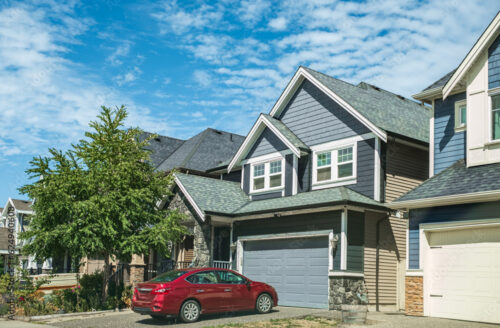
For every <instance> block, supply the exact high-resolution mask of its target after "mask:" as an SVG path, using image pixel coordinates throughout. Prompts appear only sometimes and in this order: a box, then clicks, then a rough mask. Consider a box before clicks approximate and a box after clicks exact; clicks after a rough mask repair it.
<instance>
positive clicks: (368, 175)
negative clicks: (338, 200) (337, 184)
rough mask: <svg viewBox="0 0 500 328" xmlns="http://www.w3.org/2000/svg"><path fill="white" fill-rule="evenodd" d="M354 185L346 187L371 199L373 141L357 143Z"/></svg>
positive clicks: (373, 160)
mask: <svg viewBox="0 0 500 328" xmlns="http://www.w3.org/2000/svg"><path fill="white" fill-rule="evenodd" d="M357 166H358V167H357V171H358V172H357V178H356V182H357V183H356V184H354V185H348V186H347V187H348V188H350V189H352V190H354V191H357V192H359V193H360V194H363V195H365V196H367V197H370V198H373V193H374V183H375V177H374V174H375V139H374V138H373V139H368V140H362V141H359V142H358V161H357Z"/></svg>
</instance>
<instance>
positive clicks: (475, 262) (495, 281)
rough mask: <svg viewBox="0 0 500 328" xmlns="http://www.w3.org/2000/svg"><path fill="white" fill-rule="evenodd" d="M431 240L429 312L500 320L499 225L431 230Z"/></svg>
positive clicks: (480, 319) (428, 277)
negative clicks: (441, 230)
mask: <svg viewBox="0 0 500 328" xmlns="http://www.w3.org/2000/svg"><path fill="white" fill-rule="evenodd" d="M428 240H429V243H430V246H431V247H430V248H429V249H428V250H427V251H426V252H427V256H428V260H429V262H428V267H427V268H425V275H426V280H425V281H426V282H424V288H425V284H426V283H428V284H429V288H428V293H429V295H424V297H425V298H426V299H427V303H426V305H425V306H426V307H427V309H428V311H429V314H430V315H431V316H436V317H444V318H453V319H460V320H472V321H483V322H493V323H500V264H499V263H500V228H488V229H484V228H482V229H464V230H458V231H444V232H431V233H430V236H429V239H428ZM492 309H494V310H492Z"/></svg>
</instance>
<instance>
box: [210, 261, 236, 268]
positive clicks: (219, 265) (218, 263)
mask: <svg viewBox="0 0 500 328" xmlns="http://www.w3.org/2000/svg"><path fill="white" fill-rule="evenodd" d="M212 262H213V263H212V266H213V267H214V268H217V269H231V262H229V261H212Z"/></svg>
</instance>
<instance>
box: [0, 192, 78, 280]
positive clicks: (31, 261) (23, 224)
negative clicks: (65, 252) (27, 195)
mask: <svg viewBox="0 0 500 328" xmlns="http://www.w3.org/2000/svg"><path fill="white" fill-rule="evenodd" d="M31 205H32V202H31V201H29V200H21V199H12V198H9V199H8V200H7V203H6V204H5V207H4V208H2V209H1V220H0V254H1V255H2V257H3V261H2V262H3V271H4V272H6V271H7V263H8V260H7V257H8V254H9V248H8V246H9V240H8V238H9V230H8V229H9V228H11V226H10V223H9V219H8V211H9V207H12V208H13V210H14V216H15V218H14V223H13V224H14V226H13V227H12V228H13V231H14V234H13V235H14V243H15V255H16V256H17V258H18V260H19V264H20V265H21V267H22V268H23V269H25V270H28V271H29V272H30V273H31V274H42V273H49V272H53V271H55V272H58V273H62V272H70V269H71V258H70V257H69V256H66V257H64V256H61V257H60V258H59V257H58V258H49V259H47V260H45V261H36V260H35V256H34V255H29V256H28V255H23V254H21V248H22V247H23V245H24V244H25V243H26V241H24V240H21V239H19V238H18V234H19V233H21V232H23V231H26V230H27V229H29V222H30V216H31V215H33V209H32V208H31Z"/></svg>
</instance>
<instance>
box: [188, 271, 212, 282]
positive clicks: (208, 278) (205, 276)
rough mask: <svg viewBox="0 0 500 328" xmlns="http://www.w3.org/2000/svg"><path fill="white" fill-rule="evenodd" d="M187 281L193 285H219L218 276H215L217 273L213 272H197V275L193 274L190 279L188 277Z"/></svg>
mask: <svg viewBox="0 0 500 328" xmlns="http://www.w3.org/2000/svg"><path fill="white" fill-rule="evenodd" d="M186 280H187V281H189V282H190V283H192V284H216V283H218V281H217V276H216V275H215V272H213V271H202V272H197V273H195V274H192V275H190V276H189V277H187V278H186Z"/></svg>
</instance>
